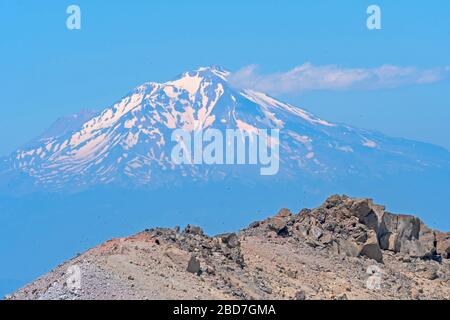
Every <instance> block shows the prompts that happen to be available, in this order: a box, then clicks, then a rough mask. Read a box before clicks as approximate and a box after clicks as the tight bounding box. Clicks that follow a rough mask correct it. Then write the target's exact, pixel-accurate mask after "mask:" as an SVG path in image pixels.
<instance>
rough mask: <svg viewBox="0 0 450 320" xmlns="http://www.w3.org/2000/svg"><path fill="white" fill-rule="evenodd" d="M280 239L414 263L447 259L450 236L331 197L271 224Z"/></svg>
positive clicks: (368, 203) (367, 202)
mask: <svg viewBox="0 0 450 320" xmlns="http://www.w3.org/2000/svg"><path fill="white" fill-rule="evenodd" d="M267 227H268V229H269V230H271V231H273V232H275V233H276V235H278V236H282V237H287V236H294V237H298V238H304V239H305V240H306V241H307V243H308V244H309V245H310V246H312V247H323V246H326V247H330V248H333V249H334V250H335V251H336V252H338V253H340V254H343V255H345V256H349V257H358V256H365V257H367V258H370V259H373V260H375V261H377V262H382V261H383V251H385V250H388V251H391V252H394V253H402V254H406V255H408V256H410V257H412V258H421V259H433V260H439V259H448V257H449V252H450V246H449V244H450V236H449V234H448V233H442V232H438V231H435V230H432V229H430V228H429V227H427V226H426V225H425V224H424V223H423V222H422V221H421V220H420V219H419V218H417V217H414V216H411V215H402V214H392V213H389V212H387V211H385V207H384V206H381V205H377V204H374V203H373V201H372V199H355V198H349V197H347V196H345V195H343V196H339V195H334V196H331V197H329V198H328V199H327V200H326V201H325V202H324V203H323V205H322V206H320V207H318V208H316V209H313V210H309V209H303V210H302V211H301V212H300V213H299V214H298V215H292V213H291V212H290V211H289V210H287V209H282V210H280V212H279V213H278V214H277V215H276V216H275V217H273V218H269V219H268V220H267Z"/></svg>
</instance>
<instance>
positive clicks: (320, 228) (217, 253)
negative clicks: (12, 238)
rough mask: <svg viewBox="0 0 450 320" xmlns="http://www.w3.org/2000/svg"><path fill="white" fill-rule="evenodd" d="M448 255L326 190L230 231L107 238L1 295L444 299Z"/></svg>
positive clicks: (394, 219) (416, 230) (415, 223)
mask: <svg viewBox="0 0 450 320" xmlns="http://www.w3.org/2000/svg"><path fill="white" fill-rule="evenodd" d="M449 258H450V233H443V232H439V231H435V230H431V229H429V228H428V227H427V226H426V225H424V224H423V223H422V222H421V221H420V220H419V219H417V218H415V217H413V216H408V215H395V214H391V213H389V212H386V211H385V209H384V207H382V206H379V205H374V204H373V203H372V201H371V200H370V199H353V198H349V197H347V196H332V197H330V198H328V199H327V200H326V201H325V203H324V204H323V205H322V206H320V207H319V208H316V209H313V210H309V209H303V210H302V211H301V212H299V213H296V214H294V213H291V212H290V211H289V210H288V209H282V210H280V211H279V212H278V214H277V215H276V216H274V217H271V218H268V219H266V220H264V221H258V222H255V223H252V224H251V225H250V226H249V227H248V228H246V229H244V230H241V231H240V232H238V233H231V234H223V235H216V236H214V237H210V236H208V235H205V234H204V233H203V231H202V230H201V229H200V228H198V227H193V226H187V227H186V228H185V229H184V230H180V229H179V228H174V229H159V228H158V229H151V230H145V231H143V232H141V233H139V234H136V235H134V236H131V237H128V238H121V239H113V240H110V241H107V242H106V243H104V244H101V245H99V246H98V247H95V248H93V249H91V250H89V251H87V252H85V253H83V254H81V255H80V256H78V257H76V258H74V259H72V260H70V261H68V262H66V263H64V264H62V265H60V266H58V267H57V268H56V269H54V270H53V271H52V272H50V273H48V274H47V275H45V276H43V277H41V278H40V279H38V280H36V281H35V282H33V283H31V284H29V285H27V286H26V287H24V288H22V289H20V290H18V291H17V292H16V293H14V294H12V295H11V296H7V297H6V298H7V299H450V259H449ZM74 270H75V271H74ZM77 275H79V278H76V277H77ZM74 276H75V277H74ZM78 280H79V281H78ZM77 281H78V282H77Z"/></svg>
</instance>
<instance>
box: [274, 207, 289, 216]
mask: <svg viewBox="0 0 450 320" xmlns="http://www.w3.org/2000/svg"><path fill="white" fill-rule="evenodd" d="M276 216H277V217H280V218H287V217H290V216H292V212H291V211H290V210H289V209H286V208H282V209H280V211H278V213H277V215H276Z"/></svg>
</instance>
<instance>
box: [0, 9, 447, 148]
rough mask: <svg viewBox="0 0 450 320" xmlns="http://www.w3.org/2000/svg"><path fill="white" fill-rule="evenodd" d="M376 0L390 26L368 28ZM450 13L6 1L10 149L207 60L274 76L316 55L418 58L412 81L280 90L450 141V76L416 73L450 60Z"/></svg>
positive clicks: (335, 111) (347, 60) (353, 64)
mask: <svg viewBox="0 0 450 320" xmlns="http://www.w3.org/2000/svg"><path fill="white" fill-rule="evenodd" d="M70 4H77V5H79V6H80V8H81V13H82V28H81V30H74V31H70V30H68V29H67V28H66V25H65V22H66V18H67V16H68V15H67V14H66V8H67V6H69V5H70ZM370 4H378V5H379V6H380V7H381V10H382V11H381V12H382V30H375V31H369V30H368V29H367V28H366V19H367V14H366V8H367V7H368V5H370ZM449 15H450V2H449V1H448V0H432V1H427V2H425V1H421V2H419V1H417V2H411V1H406V0H397V1H377V0H373V1H364V0H360V1H332V0H329V1H323V0H322V1H321V0H316V1H276V2H275V1H261V0H260V1H223V2H221V3H218V2H217V1H194V0H192V1H167V0H166V1H138V0H135V1H111V0H109V1H106V0H105V1H100V0H96V1H92V0H91V1H80V0H73V1H50V0H48V1H39V3H38V2H37V1H34V2H31V1H20V0H17V1H12V0H10V1H6V0H0V32H1V37H0V51H1V52H2V53H1V57H0V93H1V102H0V109H1V117H0V134H1V136H2V137H4V139H1V141H0V154H1V155H4V154H6V153H8V152H10V151H12V150H13V149H14V148H15V147H17V146H19V145H21V144H23V143H24V142H26V141H27V140H30V139H31V138H32V137H35V136H37V135H38V134H39V133H40V132H42V131H43V130H44V129H45V128H46V127H48V126H49V125H50V124H51V123H52V122H53V121H54V120H55V119H56V118H58V117H60V116H64V115H68V114H71V113H74V112H77V111H79V110H80V109H83V108H94V109H101V108H103V107H106V106H108V105H110V104H112V103H113V102H114V101H115V100H116V99H118V98H119V97H121V96H122V95H124V94H125V93H127V92H128V91H129V90H130V89H131V88H133V87H135V86H137V85H139V84H140V83H143V82H145V81H165V80H167V79H170V78H173V77H174V76H176V75H177V74H179V73H181V72H183V71H186V70H191V69H195V68H197V67H199V66H203V65H221V66H224V67H226V68H228V69H229V70H231V71H233V72H237V71H239V70H242V68H245V67H246V66H250V65H256V66H258V69H256V70H257V71H255V74H256V76H257V77H260V78H261V77H262V78H264V77H266V78H267V79H272V78H271V76H273V75H274V74H275V75H280V74H281V75H285V74H287V73H288V72H289V71H290V70H291V71H292V70H293V69H294V68H295V67H297V66H302V65H304V64H305V63H310V64H311V65H312V66H313V67H314V68H319V70H322V69H320V68H325V70H329V69H330V66H332V68H335V69H337V70H339V71H342V72H343V74H344V75H347V74H348V72H350V73H351V72H352V70H353V71H354V70H361V71H362V72H369V73H370V72H372V71H373V70H379V68H380V67H382V66H385V65H390V66H396V67H398V68H412V69H413V70H415V71H413V72H412V75H411V79H407V80H406V81H404V79H398V81H397V82H398V83H397V84H396V85H393V86H384V85H381V86H375V87H374V86H371V85H367V83H366V84H365V85H362V86H361V85H352V84H351V85H348V86H344V87H343V88H339V89H336V88H333V87H331V88H330V87H325V88H323V87H320V86H319V87H318V88H316V89H314V88H313V89H309V90H296V89H298V88H296V87H295V86H294V88H293V89H291V90H286V91H283V92H280V90H276V88H274V89H273V91H274V92H270V93H272V94H273V95H276V96H277V97H280V98H282V99H284V100H287V101H289V102H292V103H295V104H297V105H299V106H301V107H304V108H306V109H308V110H310V111H312V112H314V113H316V114H317V115H319V116H321V117H324V118H326V119H327V120H331V121H339V122H345V123H348V124H351V125H355V126H359V127H364V128H368V129H376V130H379V131H382V132H385V133H387V134H390V135H394V136H401V137H406V138H412V139H417V140H421V141H427V142H432V143H435V144H439V145H441V146H444V147H446V148H448V149H450V130H449V128H448V121H449V120H450V90H449V86H450V81H449V79H448V77H447V74H445V75H444V76H442V79H439V80H436V81H431V82H430V83H417V82H418V81H416V80H417V78H418V77H420V76H421V75H422V74H423V73H427V72H435V71H438V72H441V71H442V70H444V69H445V68H447V67H448V66H450V19H449ZM313 70H316V69H313ZM400 70H403V69H400ZM444 73H445V72H444ZM319 74H320V73H319ZM275 79H280V78H279V77H278V78H275ZM283 79H284V78H283ZM368 79H369V80H368V81H371V80H373V81H376V80H377V79H375V80H374V79H373V78H371V77H369V78H368ZM294 80H295V81H297V80H298V79H294ZM419 82H420V81H419ZM270 90H271V89H270V88H269V91H270Z"/></svg>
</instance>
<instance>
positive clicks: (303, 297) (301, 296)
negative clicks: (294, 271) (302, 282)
mask: <svg viewBox="0 0 450 320" xmlns="http://www.w3.org/2000/svg"><path fill="white" fill-rule="evenodd" d="M294 300H306V293H305V291H303V290H300V291H297V292H296V293H295V296H294Z"/></svg>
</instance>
